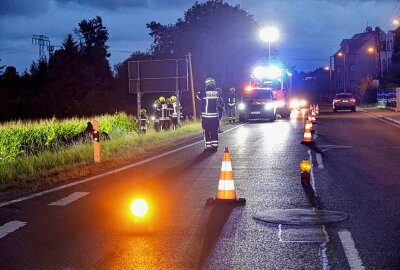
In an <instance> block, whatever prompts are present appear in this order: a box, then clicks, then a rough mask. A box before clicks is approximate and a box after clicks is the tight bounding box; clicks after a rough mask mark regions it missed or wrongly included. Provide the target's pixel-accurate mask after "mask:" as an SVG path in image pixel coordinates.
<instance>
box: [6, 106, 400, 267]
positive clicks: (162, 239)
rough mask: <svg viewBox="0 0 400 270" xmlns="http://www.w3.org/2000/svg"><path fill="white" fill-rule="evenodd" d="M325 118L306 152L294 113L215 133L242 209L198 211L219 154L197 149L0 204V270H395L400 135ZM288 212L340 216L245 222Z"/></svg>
mask: <svg viewBox="0 0 400 270" xmlns="http://www.w3.org/2000/svg"><path fill="white" fill-rule="evenodd" d="M326 109H327V110H326V111H324V112H323V113H322V114H321V115H320V117H319V119H318V123H319V125H316V126H314V127H315V129H316V133H315V134H314V137H315V138H316V144H315V145H314V146H307V145H303V144H300V141H301V139H302V137H303V123H304V120H303V117H304V114H302V113H301V112H300V113H298V114H296V113H294V112H292V115H291V119H289V120H277V121H275V122H272V123H269V122H266V123H263V122H260V123H248V124H245V125H240V124H235V125H232V126H228V127H225V130H226V132H225V133H224V134H221V136H220V145H221V146H227V147H229V150H230V153H231V157H232V166H233V170H234V176H235V188H236V192H237V194H238V197H244V198H246V200H247V202H246V204H245V205H244V206H235V205H222V206H220V205H206V201H207V198H212V197H214V196H215V193H216V190H217V186H218V178H219V173H220V169H221V162H222V156H223V150H224V149H223V147H220V149H219V150H218V152H217V153H213V152H211V153H206V152H203V144H202V143H201V142H200V143H194V144H192V145H188V146H187V147H186V148H183V149H181V150H179V151H176V152H174V153H171V154H169V155H163V156H162V157H160V158H158V159H153V160H151V161H149V162H147V163H141V164H138V165H136V166H135V165H134V164H131V167H129V168H126V169H123V170H120V171H118V172H115V173H112V174H108V175H105V176H99V177H98V178H96V179H91V180H90V179H89V180H90V181H86V180H84V179H82V180H83V181H82V183H80V184H77V185H73V186H70V187H65V188H63V189H59V190H55V191H53V192H49V193H46V194H42V195H41V196H37V197H33V198H30V199H24V200H22V201H17V202H14V203H12V202H9V201H3V202H0V206H1V207H0V269H201V268H203V269H400V207H399V205H400V169H399V166H400V136H399V135H400V127H398V126H394V125H393V124H389V123H387V122H384V121H382V120H379V119H376V118H373V117H371V116H369V115H367V114H365V113H362V112H356V113H350V112H340V113H335V114H334V113H330V112H329V111H328V109H329V108H326ZM230 128H233V129H231V130H228V129H230ZM303 159H308V160H311V161H312V163H313V165H314V166H313V170H312V174H311V175H312V179H311V185H310V186H308V187H303V186H302V185H301V184H300V172H299V168H298V165H299V162H300V161H301V160H303ZM137 195H141V196H144V197H146V198H147V199H148V200H149V203H150V212H149V217H148V220H149V225H148V232H147V233H140V232H138V231H137V230H136V229H137V227H135V226H133V225H132V220H131V217H130V214H129V203H130V201H131V199H132V198H133V197H135V196H137ZM68 196H69V197H68ZM66 197H67V199H65V198H66ZM16 199H18V198H16ZM60 200H61V201H60ZM287 209H305V210H310V209H314V211H316V210H318V209H319V210H333V211H339V212H341V213H344V214H347V215H348V218H347V219H346V220H345V221H342V222H338V223H329V224H324V225H290V224H289V225H288V224H283V223H282V224H280V223H279V222H278V223H268V222H263V221H259V220H256V219H255V218H254V217H255V216H260V215H261V216H262V215H264V214H265V213H269V212H268V211H270V210H276V217H277V218H279V217H280V216H281V215H282V213H285V211H286V210H287Z"/></svg>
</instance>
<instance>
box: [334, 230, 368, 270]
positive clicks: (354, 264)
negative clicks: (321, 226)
mask: <svg viewBox="0 0 400 270" xmlns="http://www.w3.org/2000/svg"><path fill="white" fill-rule="evenodd" d="M338 234H339V238H340V241H341V242H342V246H343V249H344V252H345V253H346V257H347V261H348V262H349V265H350V269H355V270H364V269H365V267H364V266H363V264H362V261H361V258H360V256H359V254H358V251H357V249H356V246H355V244H354V241H353V237H351V233H350V232H349V231H347V230H342V231H339V232H338Z"/></svg>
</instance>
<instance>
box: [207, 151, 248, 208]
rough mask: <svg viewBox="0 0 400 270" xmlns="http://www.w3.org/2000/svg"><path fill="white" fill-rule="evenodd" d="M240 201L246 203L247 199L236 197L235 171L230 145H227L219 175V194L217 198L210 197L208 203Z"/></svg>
mask: <svg viewBox="0 0 400 270" xmlns="http://www.w3.org/2000/svg"><path fill="white" fill-rule="evenodd" d="M212 202H215V203H239V204H245V203H246V199H244V198H239V199H238V198H236V191H235V185H234V183H233V171H232V162H231V155H230V153H229V149H228V147H225V151H224V157H223V160H222V166H221V173H220V177H219V184H218V190H217V196H216V197H215V199H208V200H207V203H212Z"/></svg>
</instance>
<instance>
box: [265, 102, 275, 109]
mask: <svg viewBox="0 0 400 270" xmlns="http://www.w3.org/2000/svg"><path fill="white" fill-rule="evenodd" d="M273 108H274V103H272V102H268V103H267V104H265V109H266V110H271V109H273Z"/></svg>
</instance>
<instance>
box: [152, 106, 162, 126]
mask: <svg viewBox="0 0 400 270" xmlns="http://www.w3.org/2000/svg"><path fill="white" fill-rule="evenodd" d="M153 108H154V129H155V130H156V131H159V130H160V118H161V109H160V101H159V100H158V99H156V100H155V101H154V103H153Z"/></svg>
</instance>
